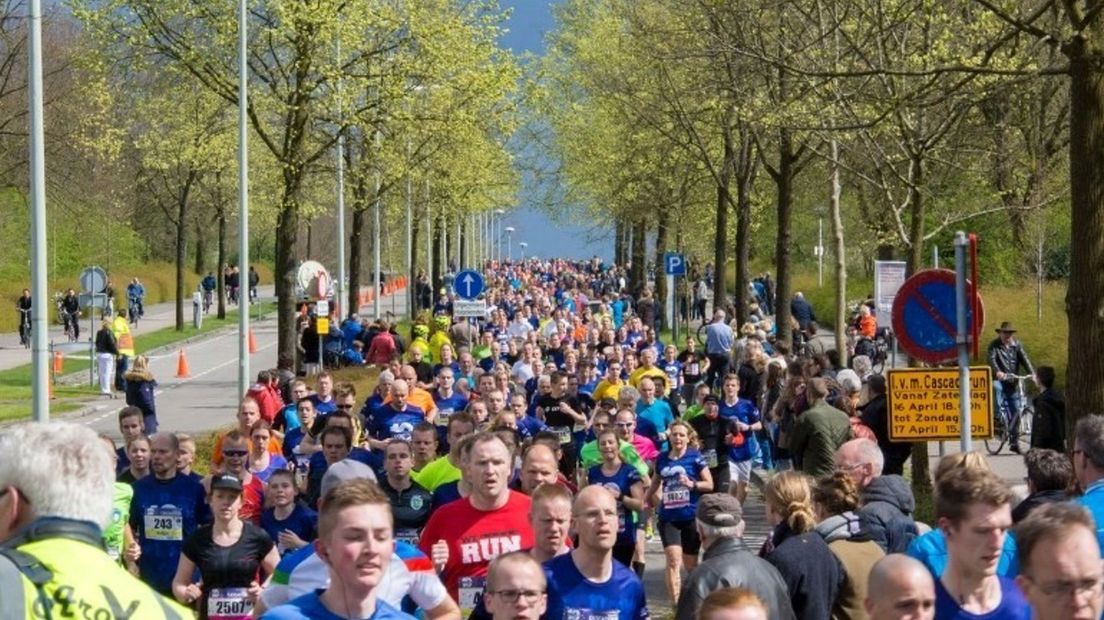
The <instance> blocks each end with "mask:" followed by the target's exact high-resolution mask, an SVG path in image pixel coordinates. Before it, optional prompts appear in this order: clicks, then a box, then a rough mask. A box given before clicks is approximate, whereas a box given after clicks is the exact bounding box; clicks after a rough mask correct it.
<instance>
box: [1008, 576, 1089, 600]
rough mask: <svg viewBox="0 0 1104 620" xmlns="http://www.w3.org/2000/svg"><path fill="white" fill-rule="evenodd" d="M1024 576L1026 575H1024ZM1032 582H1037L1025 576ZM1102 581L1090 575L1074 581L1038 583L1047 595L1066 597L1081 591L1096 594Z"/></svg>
mask: <svg viewBox="0 0 1104 620" xmlns="http://www.w3.org/2000/svg"><path fill="white" fill-rule="evenodd" d="M1025 576H1026V575H1025ZM1027 578H1028V579H1029V580H1031V582H1032V583H1038V582H1036V581H1035V579H1033V578H1032V577H1027ZM1102 583H1104V581H1102V578H1101V577H1090V578H1088V579H1078V580H1076V581H1052V582H1050V583H1039V584H1038V585H1039V590H1041V591H1042V592H1043V594H1045V595H1047V596H1060V597H1063V598H1065V597H1068V596H1070V595H1071V594H1080V593H1082V592H1085V593H1088V594H1096V593H1097V592H1098V591H1099V590H1100V586H1101V584H1102Z"/></svg>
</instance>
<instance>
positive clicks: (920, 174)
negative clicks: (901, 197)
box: [906, 152, 931, 493]
mask: <svg viewBox="0 0 1104 620" xmlns="http://www.w3.org/2000/svg"><path fill="white" fill-rule="evenodd" d="M910 157H911V158H912V170H913V174H912V179H911V181H910V183H911V187H910V189H909V194H910V198H909V200H910V203H909V205H910V209H909V216H910V218H911V220H910V221H909V248H908V258H907V260H906V263H907V267H906V269H907V272H908V274H909V275H910V276H911V275H913V274H915V273H916V272H917V271H919V270H921V269H922V268H923V266H924V216H925V213H924V211H925V209H926V207H927V205H926V204H925V203H924V195H923V194H922V193H921V192H920V187H921V184H922V183H923V182H924V155H923V153H920V152H913V153H912V154H911V155H910ZM917 365H919V364H918V363H917V361H916V360H915V359H912V358H911V357H910V358H909V366H917ZM912 486H913V488H914V489H917V490H920V492H923V493H927V492H928V490H929V489H930V488H931V463H930V462H929V459H928V443H927V442H926V441H921V442H916V443H913V444H912Z"/></svg>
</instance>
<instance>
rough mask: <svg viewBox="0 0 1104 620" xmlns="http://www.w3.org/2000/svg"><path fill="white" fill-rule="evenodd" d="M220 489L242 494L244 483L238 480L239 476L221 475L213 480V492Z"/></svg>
mask: <svg viewBox="0 0 1104 620" xmlns="http://www.w3.org/2000/svg"><path fill="white" fill-rule="evenodd" d="M218 489H222V490H224V491H233V492H235V493H241V492H242V483H241V480H238V477H237V476H234V475H231V474H219V475H217V476H215V477H214V478H211V490H212V491H215V490H218Z"/></svg>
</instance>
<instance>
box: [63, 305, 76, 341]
mask: <svg viewBox="0 0 1104 620" xmlns="http://www.w3.org/2000/svg"><path fill="white" fill-rule="evenodd" d="M62 312H63V313H64V315H65V335H66V336H67V337H68V338H69V342H76V341H77V340H78V339H80V310H77V311H76V312H65V311H64V310H63V311H62Z"/></svg>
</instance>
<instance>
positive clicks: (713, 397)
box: [702, 394, 721, 405]
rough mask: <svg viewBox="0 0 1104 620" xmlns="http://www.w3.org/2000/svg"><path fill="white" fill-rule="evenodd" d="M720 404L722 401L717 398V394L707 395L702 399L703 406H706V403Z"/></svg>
mask: <svg viewBox="0 0 1104 620" xmlns="http://www.w3.org/2000/svg"><path fill="white" fill-rule="evenodd" d="M720 402H721V399H719V398H717V395H716V394H706V395H705V397H704V398H702V404H703V405H704V404H706V403H720Z"/></svg>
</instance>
